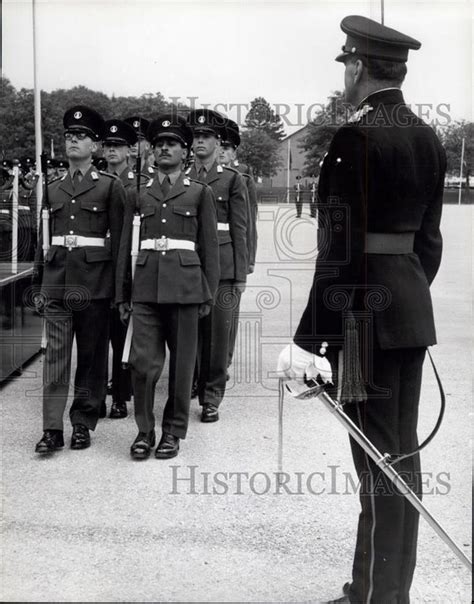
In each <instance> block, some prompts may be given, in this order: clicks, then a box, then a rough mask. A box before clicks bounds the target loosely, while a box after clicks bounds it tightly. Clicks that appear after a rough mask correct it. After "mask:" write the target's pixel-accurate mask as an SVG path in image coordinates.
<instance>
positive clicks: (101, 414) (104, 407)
mask: <svg viewBox="0 0 474 604" xmlns="http://www.w3.org/2000/svg"><path fill="white" fill-rule="evenodd" d="M106 415H107V405H106V404H105V401H102V402H101V404H100V411H99V417H100V419H104V417H106Z"/></svg>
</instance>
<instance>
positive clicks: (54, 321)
mask: <svg viewBox="0 0 474 604" xmlns="http://www.w3.org/2000/svg"><path fill="white" fill-rule="evenodd" d="M74 307H76V308H80V303H77V304H76V303H75V302H74V301H73V300H71V301H70V302H68V301H66V302H64V301H63V300H49V301H48V303H47V305H46V308H45V319H46V337H47V346H46V355H45V359H44V372H43V384H44V387H43V429H44V430H63V415H64V409H65V408H66V402H67V397H68V391H69V380H70V377H71V354H72V344H73V340H74V336H75V337H76V347H77V368H76V374H75V378H74V400H73V403H72V406H71V409H70V412H69V417H70V419H71V423H72V424H73V425H74V424H83V425H84V426H87V427H88V428H89V429H90V430H94V429H95V426H96V424H97V420H98V417H99V409H100V404H101V401H102V399H103V397H104V396H105V373H106V359H107V355H106V352H107V347H108V342H109V340H108V326H109V322H108V314H109V312H110V302H109V300H107V299H106V300H90V301H87V302H84V308H80V309H78V310H75V309H74Z"/></svg>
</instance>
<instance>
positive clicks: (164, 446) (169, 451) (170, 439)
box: [155, 432, 179, 459]
mask: <svg viewBox="0 0 474 604" xmlns="http://www.w3.org/2000/svg"><path fill="white" fill-rule="evenodd" d="M178 451H179V438H178V437H177V436H175V435H174V434H170V433H169V432H163V435H162V436H161V439H160V442H159V443H158V446H157V447H156V451H155V457H156V459H170V458H171V457H176V455H178Z"/></svg>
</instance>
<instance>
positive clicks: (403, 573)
mask: <svg viewBox="0 0 474 604" xmlns="http://www.w3.org/2000/svg"><path fill="white" fill-rule="evenodd" d="M424 357H425V349H424V348H412V349H404V350H377V349H376V350H375V351H374V352H373V361H372V363H371V366H372V367H373V373H372V384H371V385H370V386H369V388H368V400H367V401H364V402H361V403H348V404H346V405H345V406H344V410H345V412H346V413H347V415H349V417H350V418H351V419H352V421H353V422H354V423H355V424H356V425H357V426H358V427H359V428H361V429H362V431H363V432H364V433H365V435H366V436H367V437H368V438H369V440H370V441H371V442H372V443H373V444H374V445H375V446H376V447H377V448H378V449H379V451H380V452H381V453H382V454H383V453H387V452H388V453H408V452H410V451H412V450H413V449H415V448H416V447H417V446H418V439H417V433H416V428H417V422H418V403H419V398H420V389H421V377H422V367H423V360H424ZM380 389H386V393H383V392H381V391H380ZM351 449H352V456H353V460H354V465H355V468H356V471H357V474H358V477H359V480H360V483H361V490H360V503H361V508H362V510H361V513H360V516H359V525H358V529H357V541H356V548H355V555H354V563H353V569H352V584H351V590H350V594H349V596H350V599H351V602H364V603H365V602H367V603H369V602H370V603H373V604H408V602H409V601H410V600H409V590H410V586H411V583H412V580H413V573H414V570H415V564H416V546H417V537H418V520H419V513H418V512H417V511H416V510H415V508H414V507H413V506H412V505H411V503H409V501H408V500H407V499H405V497H403V495H401V494H400V493H399V492H398V490H397V489H396V488H395V487H394V486H393V484H392V483H391V481H390V480H389V479H388V478H386V477H385V475H384V474H383V472H382V471H381V470H380V469H379V468H378V466H377V465H376V464H375V463H374V462H373V461H371V460H370V459H369V458H368V456H367V455H366V454H365V452H364V451H363V449H362V448H361V447H360V446H359V445H358V444H357V443H356V442H355V441H354V440H353V439H352V438H351ZM394 468H395V469H396V470H397V471H398V472H400V473H401V475H402V477H403V478H404V479H405V480H406V482H407V483H408V485H409V486H410V487H411V488H412V489H413V490H414V492H415V493H416V494H417V495H418V496H419V497H421V474H420V456H419V454H417V455H415V456H413V457H410V458H408V459H406V460H404V461H401V462H400V463H398V464H396V465H395V466H394Z"/></svg>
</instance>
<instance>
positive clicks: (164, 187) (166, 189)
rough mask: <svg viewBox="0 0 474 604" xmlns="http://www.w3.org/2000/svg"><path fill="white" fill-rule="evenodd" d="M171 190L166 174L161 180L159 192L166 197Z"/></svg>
mask: <svg viewBox="0 0 474 604" xmlns="http://www.w3.org/2000/svg"><path fill="white" fill-rule="evenodd" d="M170 189H171V181H170V177H169V176H168V174H167V175H166V176H165V177H164V178H163V182H162V183H161V191H162V192H163V195H164V196H165V197H166V196H167V195H168V193H169V192H170Z"/></svg>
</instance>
